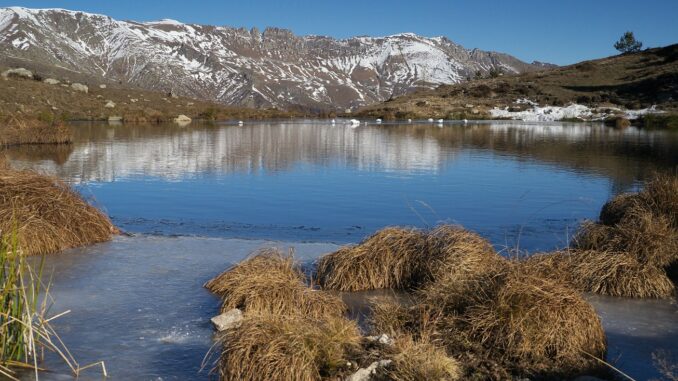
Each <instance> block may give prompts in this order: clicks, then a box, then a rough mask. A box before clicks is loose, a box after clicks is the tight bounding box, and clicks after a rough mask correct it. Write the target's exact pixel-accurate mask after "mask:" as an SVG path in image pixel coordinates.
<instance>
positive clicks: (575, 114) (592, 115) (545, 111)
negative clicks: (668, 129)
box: [490, 99, 663, 122]
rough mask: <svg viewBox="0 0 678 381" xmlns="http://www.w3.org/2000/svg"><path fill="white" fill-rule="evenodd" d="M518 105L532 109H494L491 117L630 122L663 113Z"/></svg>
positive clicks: (537, 120)
mask: <svg viewBox="0 0 678 381" xmlns="http://www.w3.org/2000/svg"><path fill="white" fill-rule="evenodd" d="M515 103H517V104H527V105H529V106H531V109H527V110H524V111H509V107H508V106H507V107H505V108H496V107H495V108H493V109H491V110H490V115H492V117H493V118H502V119H513V120H522V121H526V122H555V121H559V120H567V119H582V120H587V121H603V120H605V119H607V118H610V117H623V118H626V119H629V120H633V119H637V118H639V117H641V116H643V115H647V114H661V113H663V111H660V110H657V109H656V108H655V106H652V107H648V108H644V109H639V110H626V109H621V108H615V107H595V108H591V107H588V106H585V105H580V104H576V103H573V104H570V105H567V106H564V107H561V106H544V107H540V106H539V105H538V104H537V103H535V102H533V101H531V100H529V99H518V100H516V102H515Z"/></svg>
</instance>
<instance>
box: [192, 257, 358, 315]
mask: <svg viewBox="0 0 678 381" xmlns="http://www.w3.org/2000/svg"><path fill="white" fill-rule="evenodd" d="M205 287H206V288H207V289H209V290H210V291H212V292H214V293H216V294H218V295H220V296H221V297H222V299H223V304H222V312H223V311H227V310H230V309H232V308H240V309H243V310H244V311H245V312H248V313H249V312H257V313H271V314H282V315H289V314H301V315H304V316H309V317H314V318H321V317H324V316H327V315H334V316H341V315H342V314H343V313H344V311H345V310H346V305H345V304H344V303H343V301H342V300H341V298H340V297H339V296H336V295H332V294H329V293H326V292H324V291H319V290H314V289H312V288H311V287H309V286H307V285H306V278H305V276H304V274H303V273H302V271H301V270H300V269H299V267H298V266H297V265H296V263H295V261H294V257H293V255H292V254H291V253H290V254H288V255H285V254H283V253H281V252H280V251H278V250H276V249H264V250H261V251H259V252H257V253H256V254H255V255H253V256H251V257H249V258H247V259H246V260H244V261H242V262H240V263H239V264H237V265H236V266H234V267H232V268H231V269H229V270H226V271H224V272H223V273H221V274H219V275H218V276H216V277H215V278H213V279H211V280H210V281H208V282H207V283H206V284H205Z"/></svg>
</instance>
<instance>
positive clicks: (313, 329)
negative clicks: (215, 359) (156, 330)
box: [218, 313, 361, 381]
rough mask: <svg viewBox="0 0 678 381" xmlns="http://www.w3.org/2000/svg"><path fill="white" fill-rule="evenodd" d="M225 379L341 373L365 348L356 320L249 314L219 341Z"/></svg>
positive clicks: (309, 378) (273, 380)
mask: <svg viewBox="0 0 678 381" xmlns="http://www.w3.org/2000/svg"><path fill="white" fill-rule="evenodd" d="M219 340H220V342H221V343H222V346H223V352H222V355H221V359H220V361H219V369H218V370H219V375H220V378H221V380H224V381H236V380H237V381H242V380H245V381H255V380H261V381H264V380H267V381H277V380H279V381H289V380H297V381H316V380H320V379H321V378H324V377H331V376H334V375H336V374H337V373H338V372H341V371H342V370H343V369H344V368H345V367H346V366H347V363H348V361H349V354H350V353H351V352H352V351H355V350H357V349H358V348H359V345H360V341H361V336H360V332H359V330H358V326H357V325H356V323H355V322H353V321H351V320H348V319H345V318H343V317H336V316H335V317H325V318H324V319H320V320H318V319H313V318H309V317H303V316H299V315H296V316H284V315H272V314H263V315H259V314H252V313H250V314H248V315H246V318H245V319H244V320H243V322H242V324H241V325H240V327H239V328H237V329H231V330H228V331H226V332H225V334H224V335H223V336H222V337H221V338H220V339H219Z"/></svg>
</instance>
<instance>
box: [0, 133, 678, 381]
mask: <svg viewBox="0 0 678 381" xmlns="http://www.w3.org/2000/svg"><path fill="white" fill-rule="evenodd" d="M74 129H75V132H76V142H75V143H74V144H73V145H71V146H68V147H58V148H55V147H47V146H45V147H19V148H12V149H8V150H6V151H5V152H4V154H5V156H6V157H7V158H8V159H9V160H10V162H11V163H12V165H14V166H16V167H24V168H34V169H38V170H41V171H44V172H47V173H53V174H56V175H57V176H59V177H61V178H62V179H64V180H66V181H68V182H70V183H72V184H74V185H76V186H77V187H78V189H79V190H80V191H81V192H82V193H83V195H85V196H86V197H88V198H90V199H91V200H92V202H94V203H95V204H97V205H98V206H100V207H101V208H103V209H104V210H106V211H107V213H109V214H110V215H111V217H112V219H113V220H114V222H115V223H116V224H117V225H119V226H121V227H122V228H123V229H124V230H126V231H128V232H131V233H134V234H136V236H135V237H119V238H116V239H115V240H114V241H113V242H111V243H107V244H102V245H96V246H94V247H91V248H85V249H78V250H73V251H71V252H67V253H62V254H59V255H55V256H50V257H49V258H48V268H53V274H54V281H53V285H54V286H53V294H54V297H55V299H56V303H57V304H56V305H55V306H54V312H60V311H64V310H68V309H70V310H71V311H72V312H71V313H70V314H68V315H66V316H64V317H62V318H60V319H59V320H58V322H57V325H58V328H60V329H61V332H62V333H63V336H64V340H65V341H66V342H67V344H68V346H69V348H70V349H71V350H72V351H73V352H74V355H75V356H76V357H77V358H78V360H79V361H80V362H81V363H83V364H86V363H89V362H92V361H98V360H104V361H106V364H107V366H108V370H109V373H110V374H111V379H116V380H118V379H120V380H126V379H134V380H156V379H160V378H162V379H163V380H170V379H176V380H187V379H207V378H208V374H207V372H202V373H198V370H199V368H200V363H201V361H202V358H203V356H204V354H205V353H206V352H207V350H208V349H209V347H210V345H211V335H212V328H211V326H210V325H209V318H210V317H211V316H212V315H213V314H214V313H215V312H216V311H217V307H218V301H217V300H216V298H214V297H213V296H211V295H210V294H209V293H208V292H207V291H205V290H203V289H202V287H201V286H202V284H203V282H204V281H206V280H207V279H209V278H210V277H211V276H213V275H215V274H217V273H218V272H220V271H222V270H223V269H225V268H226V267H228V266H229V265H231V264H233V263H236V262H237V261H239V260H240V259H242V258H244V257H245V256H246V255H247V254H248V253H249V252H250V251H251V250H254V249H256V248H257V247H260V246H270V245H276V246H283V247H285V246H294V247H296V248H297V253H298V257H299V258H300V259H302V260H304V261H310V260H312V259H313V258H315V257H317V256H318V255H321V254H323V253H325V252H327V251H330V250H332V249H333V248H335V247H336V244H343V243H348V242H357V241H359V240H360V239H362V238H363V237H365V236H366V235H368V234H371V233H373V232H374V231H376V230H378V229H380V228H382V227H384V226H388V225H413V226H418V227H426V226H430V225H433V224H435V223H437V222H440V221H446V222H456V223H461V224H463V225H465V226H466V227H468V228H470V229H473V230H476V231H478V232H480V233H481V234H482V235H483V236H485V237H487V238H488V239H490V240H491V241H492V242H493V243H494V244H495V245H496V246H497V247H498V248H502V247H505V246H509V247H516V246H518V247H519V248H520V249H525V250H529V251H531V252H534V251H540V250H551V249H554V248H557V247H563V246H565V245H566V244H567V241H568V237H569V236H570V235H571V234H572V231H573V229H575V228H576V226H577V224H578V223H579V222H580V221H581V220H582V219H584V218H595V217H596V216H597V214H598V211H599V209H600V206H601V205H602V204H603V203H604V201H605V200H606V199H607V198H609V197H610V196H611V195H613V194H616V193H619V192H623V191H628V190H633V189H635V188H636V187H637V186H638V184H639V182H640V181H642V180H643V179H644V178H646V177H647V176H649V175H650V173H651V172H652V171H654V170H672V169H674V170H675V168H676V166H677V165H678V134H676V133H668V132H647V131H639V130H635V129H633V128H631V129H627V130H624V131H618V130H613V129H609V128H605V127H603V126H587V125H571V124H525V123H516V122H504V123H477V124H469V125H468V126H463V125H460V124H452V125H445V126H443V127H438V126H436V125H431V124H414V125H382V126H374V125H371V126H361V127H360V128H357V129H352V128H348V127H346V126H331V125H330V124H329V123H325V122H313V121H297V122H261V123H253V124H247V125H245V126H244V127H238V126H228V125H211V126H210V125H194V126H191V127H188V128H181V127H177V126H173V125H165V126H157V125H149V126H144V125H134V126H128V125H124V126H107V125H96V124H95V125H90V124H79V125H75V126H74ZM592 301H593V303H594V305H595V306H596V308H598V310H599V312H600V313H601V316H602V318H603V322H604V325H605V327H606V329H607V331H608V337H609V341H610V342H609V344H610V357H609V360H611V361H615V363H616V364H618V365H619V366H620V367H621V368H622V369H623V370H625V371H627V372H628V373H630V374H631V375H633V376H635V377H636V378H637V379H639V380H643V379H648V378H650V377H654V376H656V373H655V371H654V369H653V368H652V365H651V360H650V352H651V351H653V350H656V349H659V348H665V349H672V350H673V352H674V354H678V349H677V348H676V344H675V343H676V342H678V340H676V339H678V337H677V335H678V334H677V332H678V319H676V317H678V316H677V314H678V308H677V307H676V305H675V303H674V302H672V301H635V300H624V299H614V298H600V297H594V298H592ZM355 305H356V306H359V305H360V303H356V304H355ZM47 365H48V366H49V368H50V369H54V370H55V372H53V373H48V374H46V375H45V376H46V377H43V379H62V378H69V377H68V376H67V372H65V371H64V369H63V367H62V366H61V365H60V364H59V363H58V362H56V361H54V359H51V360H50V361H49V362H48V364H47ZM81 378H82V377H81ZM84 378H85V379H93V378H96V379H99V378H100V375H99V373H98V372H97V371H96V370H94V369H92V370H89V371H87V372H86V373H85V377H84Z"/></svg>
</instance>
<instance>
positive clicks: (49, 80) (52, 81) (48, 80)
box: [43, 78, 61, 85]
mask: <svg viewBox="0 0 678 381" xmlns="http://www.w3.org/2000/svg"><path fill="white" fill-rule="evenodd" d="M43 82H45V83H46V84H48V85H58V84H60V83H61V81H59V80H58V79H54V78H45V80H44V81H43Z"/></svg>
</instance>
